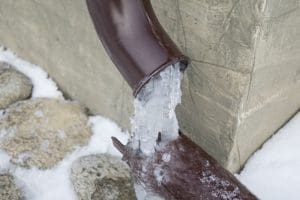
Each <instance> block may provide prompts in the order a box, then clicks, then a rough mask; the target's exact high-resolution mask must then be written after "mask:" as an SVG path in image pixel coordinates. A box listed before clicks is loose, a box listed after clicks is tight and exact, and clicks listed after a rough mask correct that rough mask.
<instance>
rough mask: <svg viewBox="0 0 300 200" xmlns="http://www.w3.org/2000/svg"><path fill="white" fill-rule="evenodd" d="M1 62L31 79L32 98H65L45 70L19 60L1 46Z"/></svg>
mask: <svg viewBox="0 0 300 200" xmlns="http://www.w3.org/2000/svg"><path fill="white" fill-rule="evenodd" d="M0 62H6V63H8V64H10V65H12V66H14V67H15V68H16V69H17V70H18V71H20V72H22V73H23V74H25V75H26V76H28V77H29V78H30V79H31V81H32V83H33V85H34V87H33V91H32V98H39V97H40V98H41V97H49V98H63V95H62V93H61V92H60V91H59V90H58V88H57V85H56V83H55V82H54V81H53V80H52V79H51V78H49V76H48V74H47V73H46V72H45V71H44V70H42V69H41V68H40V67H38V66H36V65H34V64H31V63H29V62H27V61H25V60H23V59H21V58H19V57H18V56H16V55H15V54H14V53H13V52H11V51H10V50H7V49H5V48H4V47H1V46H0Z"/></svg>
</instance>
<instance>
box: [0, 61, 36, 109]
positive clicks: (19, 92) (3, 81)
mask: <svg viewBox="0 0 300 200" xmlns="http://www.w3.org/2000/svg"><path fill="white" fill-rule="evenodd" d="M31 91H32V83H31V81H30V80H29V78H28V77H26V76H25V75H24V74H22V73H20V72H18V71H16V70H15V69H13V68H12V67H11V66H10V65H8V64H6V63H1V62H0V109H4V108H6V107H7V106H9V105H10V104H13V103H15V102H17V101H19V100H24V99H26V98H28V97H29V96H30V95H31Z"/></svg>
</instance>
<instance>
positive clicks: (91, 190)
mask: <svg viewBox="0 0 300 200" xmlns="http://www.w3.org/2000/svg"><path fill="white" fill-rule="evenodd" d="M71 180H72V182H73V185H74V189H75V191H76V193H77V195H78V199H79V200H134V199H136V196H135V191H134V186H133V180H132V178H131V173H130V169H129V167H128V166H127V165H126V164H125V163H124V162H123V161H121V160H120V158H117V157H113V156H111V155H108V154H98V155H89V156H85V157H81V158H80V159H78V160H77V161H75V162H74V163H73V165H72V169H71Z"/></svg>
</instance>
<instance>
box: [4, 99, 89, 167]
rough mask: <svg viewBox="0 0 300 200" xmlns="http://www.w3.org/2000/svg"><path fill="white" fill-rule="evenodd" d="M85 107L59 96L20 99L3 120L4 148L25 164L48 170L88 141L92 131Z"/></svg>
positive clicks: (17, 161)
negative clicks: (61, 98) (53, 97)
mask: <svg viewBox="0 0 300 200" xmlns="http://www.w3.org/2000/svg"><path fill="white" fill-rule="evenodd" d="M87 124H88V118H87V116H86V115H85V113H84V109H83V108H82V107H81V106H80V105H79V104H78V103H75V102H71V101H64V100H56V99H32V100H26V101H20V102H18V103H15V104H13V105H11V106H10V107H9V108H8V109H6V110H5V113H4V115H3V116H2V118H1V120H0V149H2V150H4V151H5V152H6V153H7V154H8V155H9V156H11V161H12V162H13V163H15V164H17V165H19V166H23V167H27V168H30V167H38V168H41V169H48V168H52V167H53V166H55V165H56V164H57V163H58V162H59V161H61V160H63V159H64V157H65V156H66V155H67V154H69V153H71V152H72V151H74V150H75V149H76V147H78V146H84V145H86V144H87V143H88V141H89V139H90V136H91V131H90V128H89V127H88V125H87Z"/></svg>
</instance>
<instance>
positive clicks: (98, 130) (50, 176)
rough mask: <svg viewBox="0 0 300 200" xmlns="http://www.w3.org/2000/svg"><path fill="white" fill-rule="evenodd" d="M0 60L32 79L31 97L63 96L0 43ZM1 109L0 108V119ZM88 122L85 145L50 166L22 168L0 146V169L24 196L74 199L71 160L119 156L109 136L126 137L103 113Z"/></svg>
mask: <svg viewBox="0 0 300 200" xmlns="http://www.w3.org/2000/svg"><path fill="white" fill-rule="evenodd" d="M0 61H3V62H7V63H9V64H11V65H13V66H14V67H15V68H16V69H17V70H19V71H20V72H22V73H24V74H25V75H26V76H28V77H29V78H30V79H31V80H32V83H33V95H32V98H41V97H47V98H60V99H63V95H62V93H61V92H60V91H59V90H58V88H57V85H56V84H55V82H53V81H52V80H51V79H50V78H49V77H48V74H47V73H46V72H45V71H43V70H42V69H41V68H40V67H38V66H36V65H33V64H30V63H29V62H27V61H24V60H22V59H21V58H19V57H17V56H16V55H15V54H13V53H12V52H11V51H9V50H6V49H4V48H3V47H0ZM3 112H4V111H2V110H0V119H1V116H2V115H3ZM35 114H36V115H37V116H40V117H42V116H43V113H40V112H38V113H35ZM88 125H89V126H90V127H91V130H92V136H91V138H90V141H89V144H88V145H87V146H85V147H81V148H77V149H76V150H75V151H74V152H72V153H71V154H69V155H68V156H66V157H65V158H64V160H62V161H61V162H60V163H59V164H58V165H57V166H55V167H53V168H52V169H48V170H40V169H37V168H31V169H26V168H22V167H19V166H16V165H14V164H12V163H10V156H9V155H8V154H7V153H6V152H5V151H3V150H0V173H1V172H6V171H9V172H10V173H12V175H13V176H14V177H15V180H16V184H17V185H18V186H19V187H20V188H21V190H22V191H23V193H24V195H25V198H26V199H27V200H75V199H76V194H75V192H74V190H73V187H72V183H71V180H70V169H71V165H72V163H73V162H74V161H75V160H77V159H78V158H80V157H82V156H86V155H92V154H101V153H108V154H111V155H114V156H121V154H120V153H119V152H118V151H117V150H116V149H115V148H114V147H113V144H112V141H111V137H112V136H114V137H117V138H118V139H119V140H120V141H121V142H122V143H124V144H126V143H127V140H128V134H127V133H124V132H122V130H121V129H120V127H119V126H118V125H116V124H115V123H114V122H113V121H111V120H109V119H106V118H104V117H101V116H90V117H89V121H88ZM12 131H13V130H11V131H5V133H4V131H2V133H0V139H1V134H9V133H10V132H12ZM59 134H60V135H61V137H62V138H63V137H65V133H64V132H61V133H59ZM44 147H45V150H46V149H47V143H45V144H44ZM24 156H26V155H24Z"/></svg>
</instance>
